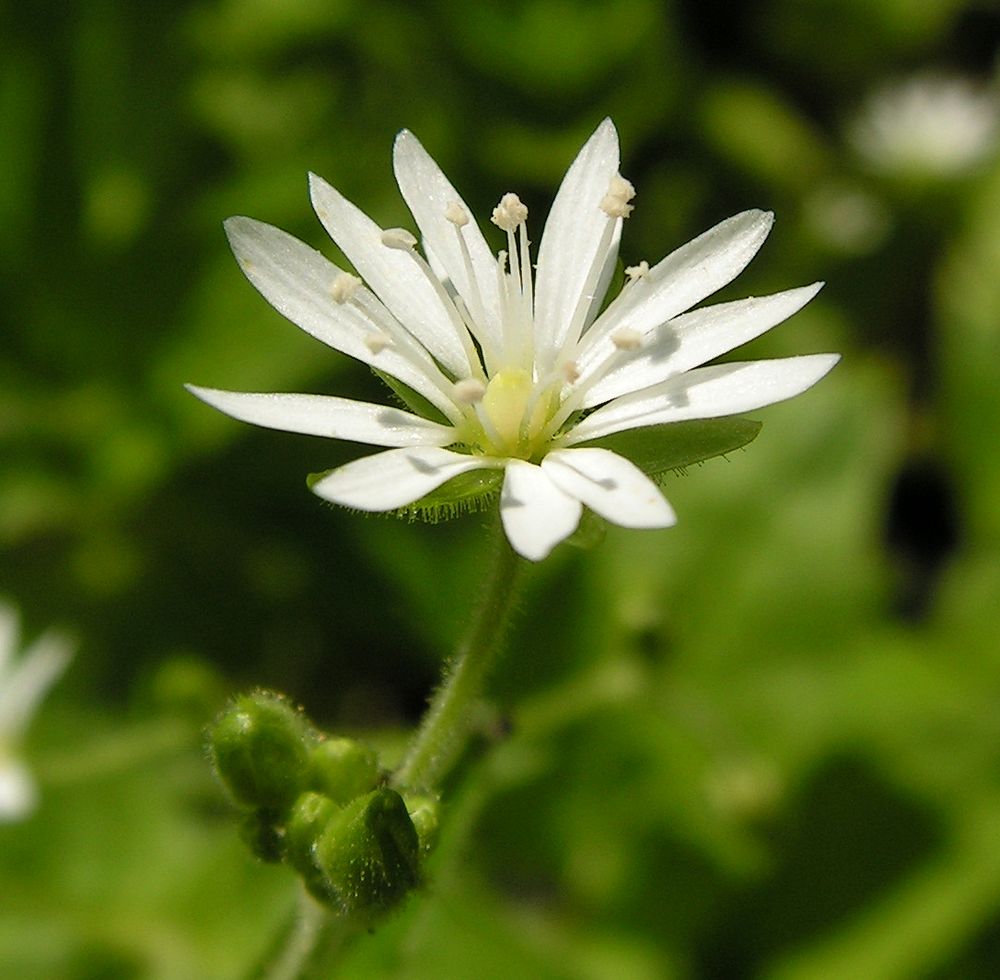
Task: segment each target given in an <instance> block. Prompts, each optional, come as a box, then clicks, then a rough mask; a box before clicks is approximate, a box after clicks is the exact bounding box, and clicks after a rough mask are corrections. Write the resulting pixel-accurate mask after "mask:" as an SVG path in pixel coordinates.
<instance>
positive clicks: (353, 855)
mask: <svg viewBox="0 0 1000 980" xmlns="http://www.w3.org/2000/svg"><path fill="white" fill-rule="evenodd" d="M316 863H317V864H318V865H319V867H320V868H321V869H322V871H323V874H324V875H325V877H326V880H327V881H328V882H329V883H330V886H331V888H332V889H333V891H334V893H335V894H336V895H337V899H338V903H339V905H340V907H341V909H342V910H343V911H344V912H346V913H348V914H352V915H358V916H371V917H372V918H374V917H376V916H377V915H378V914H379V913H381V912H384V911H386V910H388V909H390V908H391V907H392V906H393V905H395V904H396V903H398V902H399V901H400V900H401V899H402V898H403V896H404V895H406V893H407V892H408V891H409V890H410V889H411V888H413V887H414V886H415V885H416V884H417V882H418V881H419V867H420V842H419V840H418V839H417V832H416V831H415V830H414V829H413V823H412V822H411V820H410V815H409V814H408V813H407V812H406V804H404V803H403V798H402V797H401V796H400V795H399V794H398V793H397V792H395V791H394V790H391V789H384V788H383V789H377V790H375V791H374V792H372V793H369V794H368V795H367V796H362V797H359V798H358V799H356V800H354V801H352V802H351V803H349V804H348V805H347V806H346V807H344V809H343V810H341V811H340V813H338V814H336V815H335V816H334V817H333V818H332V819H331V820H330V821H329V823H328V824H327V826H326V830H325V831H324V832H323V835H322V836H321V837H320V839H319V841H318V843H317V845H316Z"/></svg>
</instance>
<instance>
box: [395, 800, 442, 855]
mask: <svg viewBox="0 0 1000 980" xmlns="http://www.w3.org/2000/svg"><path fill="white" fill-rule="evenodd" d="M404 800H405V801H406V809H407V811H408V812H409V814H410V821H411V822H412V824H413V829H414V830H415V831H416V832H417V839H418V840H419V841H420V853H421V854H425V855H426V854H430V852H431V851H432V850H434V845H435V844H437V839H438V828H439V824H440V811H441V807H440V806H439V804H438V801H437V800H435V799H434V798H433V797H431V796H406V797H404Z"/></svg>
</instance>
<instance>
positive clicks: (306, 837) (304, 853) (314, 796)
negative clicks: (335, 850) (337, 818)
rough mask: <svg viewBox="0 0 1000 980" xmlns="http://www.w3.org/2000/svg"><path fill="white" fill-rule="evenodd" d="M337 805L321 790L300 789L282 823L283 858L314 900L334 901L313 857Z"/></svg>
mask: <svg viewBox="0 0 1000 980" xmlns="http://www.w3.org/2000/svg"><path fill="white" fill-rule="evenodd" d="M339 812H340V807H339V806H337V804H336V803H334V802H333V800H331V799H330V797H328V796H324V795H323V794H322V793H314V792H311V791H310V792H307V793H303V794H302V795H301V796H300V797H299V798H298V799H297V800H296V801H295V803H294V804H293V806H292V809H291V812H290V813H289V815H288V824H287V825H286V827H285V860H287V862H288V863H289V864H290V865H291V866H292V867H293V868H294V869H295V870H296V871H298V873H299V874H300V875H301V876H302V881H303V884H304V885H305V886H306V888H307V889H309V893H310V894H311V895H312V896H313V897H314V898H316V899H317V900H318V901H321V902H324V903H326V904H336V902H337V895H336V894H335V892H334V890H333V888H332V886H331V885H330V882H329V881H328V880H327V877H326V875H325V874H323V871H322V869H321V868H320V866H319V864H318V862H317V860H316V844H317V842H318V841H319V838H320V837H321V836H322V834H323V832H324V831H325V830H326V827H327V824H329V822H330V820H331V819H332V818H333V816H334V815H335V814H337V813H339Z"/></svg>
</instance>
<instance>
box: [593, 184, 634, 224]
mask: <svg viewBox="0 0 1000 980" xmlns="http://www.w3.org/2000/svg"><path fill="white" fill-rule="evenodd" d="M633 197H635V188H634V187H633V186H632V184H631V183H630V182H629V181H627V180H626V179H625V178H624V177H623V176H622V175H621V174H615V176H614V177H612V178H611V183H610V184H609V185H608V192H607V194H605V195H604V198H603V199H602V200H601V210H602V211H603V212H604V213H605V214H606V215H608V217H610V218H627V217H628V216H629V215H630V214H631V213H632V211H633V210H634V208H635V205H633V204H629V203H628V202H629V201H631V200H632V198H633Z"/></svg>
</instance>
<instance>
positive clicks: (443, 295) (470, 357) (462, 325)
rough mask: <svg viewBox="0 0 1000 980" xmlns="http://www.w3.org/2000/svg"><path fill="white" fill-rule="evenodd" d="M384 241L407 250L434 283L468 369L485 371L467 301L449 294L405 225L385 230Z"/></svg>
mask: <svg viewBox="0 0 1000 980" xmlns="http://www.w3.org/2000/svg"><path fill="white" fill-rule="evenodd" d="M456 230H457V229H456ZM382 242H383V244H385V245H387V246H388V247H389V248H398V249H402V250H404V251H405V252H406V253H407V254H408V255H409V256H410V257H411V258H412V259H413V261H414V262H416V263H417V267H418V268H419V269H420V271H421V272H422V273H423V275H424V277H425V278H426V279H427V281H428V282H429V283H430V284H431V286H432V288H433V289H434V292H435V293H437V296H438V299H439V300H440V301H441V305H442V306H443V307H444V309H445V311H446V312H447V314H448V318H449V319H450V320H451V324H452V326H453V327H454V328H455V333H456V336H457V337H458V340H459V343H461V345H462V349H463V351H464V352H465V356H466V359H467V361H468V363H469V370H470V371H472V372H473V373H476V374H483V366H482V363H481V362H480V360H479V354H478V353H477V352H476V347H475V344H474V343H473V338H476V339H477V340H478V337H477V336H476V330H475V324H474V323H473V322H472V321H471V319H470V318H469V317H468V312H467V311H466V309H465V304H464V303H456V302H455V300H454V299H453V298H452V297H451V296H450V295H449V294H448V290H447V289H445V287H444V283H442V282H441V280H440V279H438V277H437V276H436V275H435V274H434V270H433V269H432V268H431V267H430V263H429V262H428V261H427V259H425V258H424V257H423V256H422V255H421V254H420V253H419V252H418V251H417V250H416V249H415V248H414V247H413V246H414V245H416V244H417V240H416V239H415V238H414V237H413V236H412V235H411V234H410V233H409V232H408V231H406V230H405V229H403V228H389V229H387V230H386V231H383V232H382Z"/></svg>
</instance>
